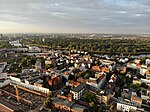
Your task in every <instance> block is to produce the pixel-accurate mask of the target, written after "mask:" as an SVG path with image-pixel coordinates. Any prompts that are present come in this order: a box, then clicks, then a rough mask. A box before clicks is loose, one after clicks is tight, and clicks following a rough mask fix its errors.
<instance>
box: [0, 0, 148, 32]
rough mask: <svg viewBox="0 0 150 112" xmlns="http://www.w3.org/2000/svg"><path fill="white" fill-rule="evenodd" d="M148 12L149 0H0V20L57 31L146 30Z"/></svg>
mask: <svg viewBox="0 0 150 112" xmlns="http://www.w3.org/2000/svg"><path fill="white" fill-rule="evenodd" d="M149 12H150V0H0V20H1V21H0V24H3V25H4V23H6V22H13V23H18V24H22V25H24V27H26V26H25V24H28V25H31V26H32V25H33V26H36V27H39V28H43V29H45V28H47V29H53V31H57V29H60V30H58V31H60V32H61V29H62V32H69V31H70V32H79V31H85V32H101V31H106V32H107V29H109V31H110V32H111V30H112V31H114V30H113V29H114V27H115V29H116V30H115V32H123V31H124V30H123V28H124V29H130V30H129V31H133V33H136V32H139V29H141V32H147V31H148V33H149V31H150V29H149V28H150V13H149ZM7 25H8V24H7ZM131 25H132V27H131ZM1 28H2V26H1ZM32 28H33V31H34V27H32ZM138 28H139V29H138ZM24 29H25V28H24ZM64 29H66V30H64ZM117 29H118V30H117ZM36 31H37V30H36ZM41 31H43V30H42V29H41ZM46 31H49V30H46ZM115 32H114V33H115ZM126 33H128V31H127V30H126Z"/></svg>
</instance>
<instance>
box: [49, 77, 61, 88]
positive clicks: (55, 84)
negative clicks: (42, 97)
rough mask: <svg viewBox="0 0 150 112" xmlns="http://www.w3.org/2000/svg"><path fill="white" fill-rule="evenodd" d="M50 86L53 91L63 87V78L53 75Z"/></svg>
mask: <svg viewBox="0 0 150 112" xmlns="http://www.w3.org/2000/svg"><path fill="white" fill-rule="evenodd" d="M48 84H49V86H50V88H51V89H52V90H55V89H59V88H60V87H62V76H56V75H52V76H51V77H50V79H49V80H48Z"/></svg>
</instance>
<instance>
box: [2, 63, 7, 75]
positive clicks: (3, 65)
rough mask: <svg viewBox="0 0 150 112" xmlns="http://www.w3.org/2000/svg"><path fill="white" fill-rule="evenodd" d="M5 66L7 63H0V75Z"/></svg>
mask: <svg viewBox="0 0 150 112" xmlns="http://www.w3.org/2000/svg"><path fill="white" fill-rule="evenodd" d="M6 65H7V62H2V63H0V73H2V72H3V71H4V69H5V67H6Z"/></svg>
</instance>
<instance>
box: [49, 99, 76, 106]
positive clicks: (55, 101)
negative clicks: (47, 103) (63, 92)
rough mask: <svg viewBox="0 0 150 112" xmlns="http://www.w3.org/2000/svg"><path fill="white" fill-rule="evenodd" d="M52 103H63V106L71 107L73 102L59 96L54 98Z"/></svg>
mask: <svg viewBox="0 0 150 112" xmlns="http://www.w3.org/2000/svg"><path fill="white" fill-rule="evenodd" d="M52 103H53V104H58V105H63V106H65V107H69V108H71V106H72V105H73V104H74V102H71V101H68V100H64V99H60V98H56V99H55V100H54V101H53V102H52Z"/></svg>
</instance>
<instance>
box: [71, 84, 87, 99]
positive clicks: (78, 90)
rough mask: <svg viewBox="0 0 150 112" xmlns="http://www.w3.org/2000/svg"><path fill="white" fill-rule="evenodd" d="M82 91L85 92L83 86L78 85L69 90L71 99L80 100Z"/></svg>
mask: <svg viewBox="0 0 150 112" xmlns="http://www.w3.org/2000/svg"><path fill="white" fill-rule="evenodd" d="M84 91H85V84H80V85H79V86H77V87H75V88H72V89H71V90H70V93H72V94H73V99H75V100H80V99H81V97H82V95H83V92H84Z"/></svg>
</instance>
